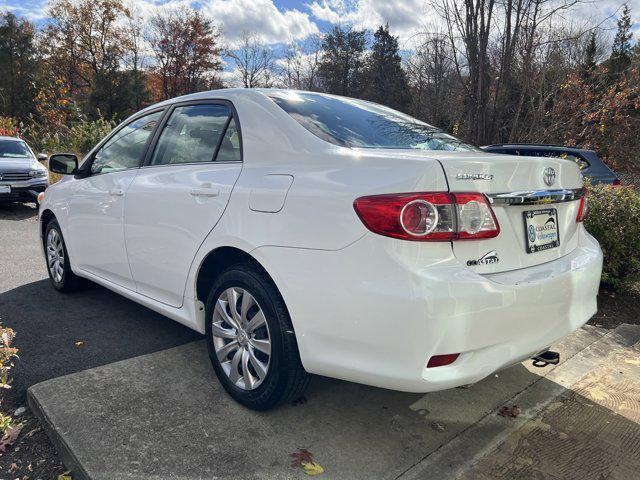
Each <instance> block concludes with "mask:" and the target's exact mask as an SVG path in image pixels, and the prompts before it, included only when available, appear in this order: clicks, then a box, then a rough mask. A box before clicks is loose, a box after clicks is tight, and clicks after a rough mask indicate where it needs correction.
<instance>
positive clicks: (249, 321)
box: [205, 264, 310, 410]
mask: <svg viewBox="0 0 640 480" xmlns="http://www.w3.org/2000/svg"><path fill="white" fill-rule="evenodd" d="M247 295H248V297H247ZM245 301H246V308H245ZM234 303H235V312H234V311H232V305H233V304H234ZM205 311H206V338H207V348H208V351H209V357H210V359H211V364H212V365H213V369H214V370H215V372H216V375H217V377H218V379H219V380H220V383H221V384H222V386H223V387H224V389H225V390H226V391H227V392H228V393H229V395H231V396H232V397H233V398H234V399H235V400H236V401H237V402H239V403H241V404H242V405H244V406H246V407H248V408H250V409H253V410H268V409H270V408H272V407H274V406H276V405H279V404H282V403H286V402H290V401H293V400H295V399H297V398H299V397H300V395H302V393H303V392H304V390H305V388H306V387H307V385H308V383H309V379H310V375H309V374H308V373H307V372H306V371H305V369H304V367H303V366H302V363H301V361H300V354H299V352H298V344H297V341H296V337H295V334H294V331H293V326H292V324H291V318H290V317H289V312H288V311H287V308H286V306H285V304H284V300H283V299H282V296H281V295H280V292H279V291H278V289H277V288H276V286H275V285H274V284H273V282H272V281H271V279H270V278H269V277H268V275H267V274H266V273H265V272H263V271H262V270H261V269H259V268H257V267H254V266H253V265H250V264H238V265H234V266H232V267H230V268H228V269H227V270H225V271H224V272H223V273H222V274H221V275H220V276H219V277H218V278H217V280H216V281H215V283H214V285H213V287H212V288H211V292H210V294H209V297H208V299H207V304H206V310H205ZM260 314H262V316H261V315H260ZM234 343H235V345H233V344H234ZM267 343H269V348H268V349H267V348H266V345H267ZM267 350H268V351H269V354H268V355H267V354H266V353H265V352H266V351H267ZM265 372H266V373H265Z"/></svg>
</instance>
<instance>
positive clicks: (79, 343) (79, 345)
mask: <svg viewBox="0 0 640 480" xmlns="http://www.w3.org/2000/svg"><path fill="white" fill-rule="evenodd" d="M83 345H84V342H76V347H81V346H83Z"/></svg>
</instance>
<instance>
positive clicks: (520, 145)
mask: <svg viewBox="0 0 640 480" xmlns="http://www.w3.org/2000/svg"><path fill="white" fill-rule="evenodd" d="M482 148H530V149H532V150H574V151H576V152H593V150H589V149H588V148H580V147H573V146H570V145H554V144H544V143H495V144H492V145H486V146H484V147H482Z"/></svg>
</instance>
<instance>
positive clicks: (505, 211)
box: [429, 152, 582, 273]
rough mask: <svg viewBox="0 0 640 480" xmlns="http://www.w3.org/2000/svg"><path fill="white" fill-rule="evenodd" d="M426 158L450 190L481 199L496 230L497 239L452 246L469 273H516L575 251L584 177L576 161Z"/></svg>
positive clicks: (487, 156) (466, 156)
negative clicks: (486, 203) (488, 207)
mask: <svg viewBox="0 0 640 480" xmlns="http://www.w3.org/2000/svg"><path fill="white" fill-rule="evenodd" d="M429 154H430V156H432V157H433V158H436V159H437V160H439V161H440V163H441V165H442V168H443V170H444V172H445V175H446V177H447V182H448V184H449V190H450V191H451V192H480V193H483V194H485V195H486V196H487V197H488V198H489V200H490V201H491V206H492V208H493V211H494V213H495V216H496V218H497V220H498V223H499V225H500V234H499V235H498V236H497V237H494V238H488V239H479V240H467V241H461V240H458V241H454V242H452V243H453V250H454V254H455V255H456V257H457V258H458V259H459V260H460V261H461V262H464V263H465V264H466V265H467V266H468V267H469V268H470V269H472V270H474V271H476V272H478V273H496V272H503V271H509V270H515V269H518V268H525V267H530V266H534V265H539V264H542V263H546V262H549V261H552V260H555V259H557V258H560V257H562V256H564V255H566V254H568V253H570V252H571V251H572V250H573V249H575V248H576V246H577V242H578V237H577V232H578V224H577V223H576V216H577V213H578V208H579V203H580V200H579V197H580V195H581V190H580V189H581V188H582V177H581V174H580V170H579V168H578V166H577V165H576V164H575V163H574V162H572V161H569V160H563V159H560V158H540V157H514V156H510V155H498V154H487V153H480V152H478V153H475V152H469V153H467V152H429ZM528 237H529V238H531V239H532V240H533V241H528ZM555 239H557V241H555Z"/></svg>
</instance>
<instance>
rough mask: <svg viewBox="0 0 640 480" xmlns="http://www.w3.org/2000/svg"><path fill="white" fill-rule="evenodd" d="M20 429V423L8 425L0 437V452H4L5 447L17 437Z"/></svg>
mask: <svg viewBox="0 0 640 480" xmlns="http://www.w3.org/2000/svg"><path fill="white" fill-rule="evenodd" d="M20 430H22V425H9V426H8V427H7V428H6V429H5V431H4V436H3V437H2V438H1V439H0V453H4V452H5V451H6V450H7V447H8V446H9V445H12V444H13V442H15V441H16V440H17V439H18V435H20Z"/></svg>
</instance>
